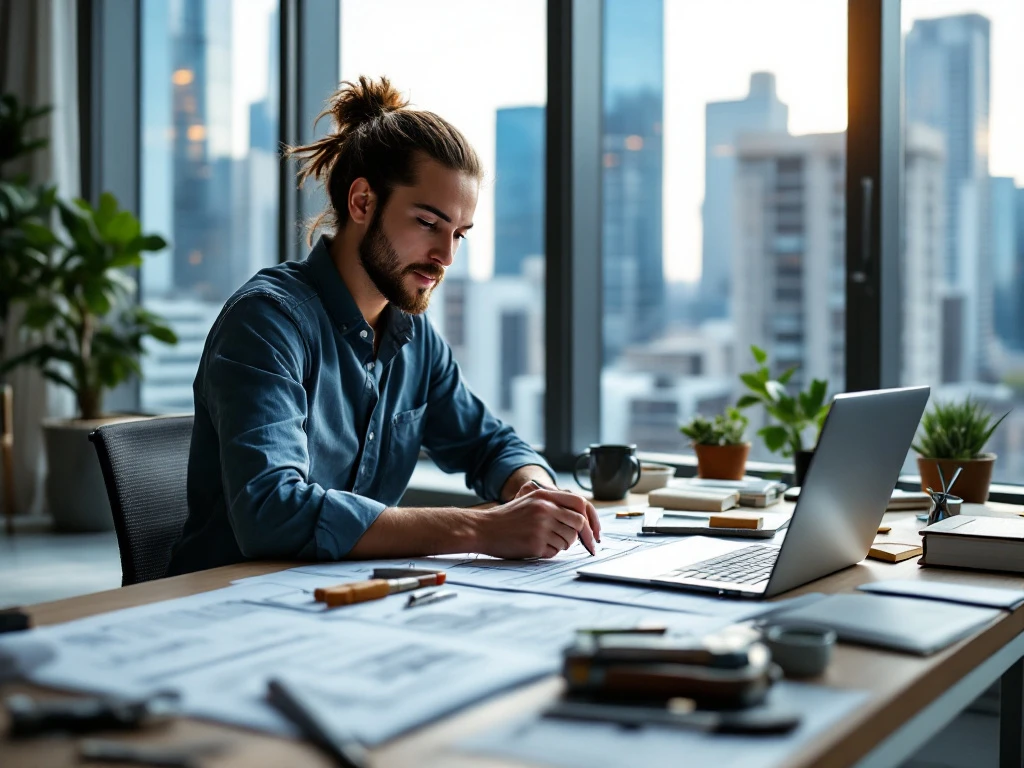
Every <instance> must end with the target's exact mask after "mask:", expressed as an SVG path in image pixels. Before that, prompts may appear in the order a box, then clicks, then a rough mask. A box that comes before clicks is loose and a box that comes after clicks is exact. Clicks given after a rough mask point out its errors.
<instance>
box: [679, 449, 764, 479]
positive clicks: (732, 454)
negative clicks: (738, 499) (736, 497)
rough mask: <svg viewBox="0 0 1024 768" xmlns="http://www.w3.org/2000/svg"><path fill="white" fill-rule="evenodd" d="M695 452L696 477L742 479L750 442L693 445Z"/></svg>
mask: <svg viewBox="0 0 1024 768" xmlns="http://www.w3.org/2000/svg"><path fill="white" fill-rule="evenodd" d="M693 450H694V451H696V453H697V477H703V478H707V479H708V480H742V479H743V474H744V473H745V472H746V469H747V455H748V454H749V453H750V443H741V444H740V445H697V444H696V443H695V444H694V445H693Z"/></svg>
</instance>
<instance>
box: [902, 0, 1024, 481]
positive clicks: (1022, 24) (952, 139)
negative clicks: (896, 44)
mask: <svg viewBox="0 0 1024 768" xmlns="http://www.w3.org/2000/svg"><path fill="white" fill-rule="evenodd" d="M902 30H903V71H904V87H903V98H904V118H905V122H904V171H905V173H904V179H905V190H906V199H905V233H904V234H905V243H904V250H905V257H904V264H905V270H904V281H905V285H906V288H905V290H906V291H907V292H908V295H910V296H913V297H914V298H913V300H912V301H910V302H908V303H907V305H906V307H905V308H904V315H903V339H902V344H901V351H902V354H903V369H902V370H903V373H904V383H906V384H929V385H931V386H932V402H933V403H935V402H939V401H950V400H960V399H963V398H965V397H967V396H968V395H970V396H973V397H974V398H976V399H977V400H978V401H980V402H981V403H983V404H984V405H985V406H986V407H988V408H990V409H991V410H992V411H993V412H994V413H995V414H996V415H997V416H1001V415H1002V414H1003V413H1006V412H1007V411H1009V412H1010V415H1009V416H1008V417H1007V419H1006V421H1005V422H1004V423H1003V425H1002V426H1001V427H1000V428H999V430H998V431H997V432H996V434H995V435H994V437H993V439H992V440H991V442H990V443H989V447H988V450H990V451H994V452H995V453H997V454H998V455H999V460H998V461H997V462H996V465H995V477H994V479H995V481H996V482H1006V483H1021V482H1024V145H1022V143H1021V140H1020V137H1021V136H1022V135H1024V103H1022V101H1021V98H1020V73H1021V72H1022V71H1024V51H1022V49H1021V46H1020V39H1021V35H1022V34H1024V4H1021V3H1015V2H1004V0H974V1H973V2H967V1H961V2H956V1H951V0H903V3H902ZM905 469H906V471H908V472H912V473H916V472H917V467H916V464H915V462H914V461H913V457H912V456H911V457H908V461H907V465H906V467H905Z"/></svg>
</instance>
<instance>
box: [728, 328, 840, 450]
mask: <svg viewBox="0 0 1024 768" xmlns="http://www.w3.org/2000/svg"><path fill="white" fill-rule="evenodd" d="M750 351H751V353H752V354H753V356H754V361H755V362H756V363H757V368H756V369H755V370H753V371H750V372H748V373H741V374H740V380H741V381H742V382H743V384H744V386H745V387H746V388H747V390H748V394H746V395H743V397H741V398H740V399H739V402H738V403H737V404H736V406H737V408H741V409H742V408H749V407H751V406H753V405H763V406H764V408H765V411H766V412H767V413H768V415H769V416H770V417H771V418H772V419H774V420H775V421H776V422H777V423H775V424H768V425H767V426H765V427H762V428H761V429H759V430H758V431H757V434H758V435H760V436H761V437H762V438H763V439H764V443H765V445H766V446H767V447H768V450H769V451H771V452H772V453H777V452H780V451H781V453H782V455H783V456H785V457H791V456H794V455H795V454H796V453H797V452H799V451H803V450H804V442H803V436H804V432H806V431H807V429H808V428H810V427H814V428H815V430H816V433H815V442H817V433H819V432H820V431H821V426H822V424H824V423H825V417H826V416H827V415H828V409H829V404H828V403H826V402H825V396H826V394H827V393H828V382H827V381H825V380H823V379H814V380H813V381H811V383H810V386H809V387H808V388H807V391H806V392H798V393H796V395H791V394H789V392H788V391H787V389H786V385H787V384H788V383H789V381H790V379H792V378H793V374H794V373H796V371H797V367H796V366H794V367H793V368H790V369H789V370H787V371H786V372H785V373H783V374H782V375H781V376H779V377H778V378H777V379H773V378H772V375H771V368H770V367H769V363H768V354H767V353H766V352H765V351H764V350H763V349H761V348H760V347H756V346H751V347H750Z"/></svg>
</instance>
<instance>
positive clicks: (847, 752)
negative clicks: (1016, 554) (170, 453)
mask: <svg viewBox="0 0 1024 768" xmlns="http://www.w3.org/2000/svg"><path fill="white" fill-rule="evenodd" d="M633 501H636V502H638V503H643V500H642V499H634V500H633ZM990 506H991V507H992V508H993V509H995V511H994V512H993V514H1015V512H1016V511H1018V510H1019V511H1024V508H1021V507H1011V506H1009V505H995V504H993V505H990ZM886 524H888V525H891V526H892V532H891V533H889V534H887V535H880V536H879V537H878V540H879V541H884V540H890V541H913V540H915V539H913V538H911V537H915V536H916V535H917V534H916V529H917V528H919V527H920V524H919V523H918V522H917V521H916V519H915V518H914V514H913V513H894V514H889V515H886ZM291 565H292V564H290V563H253V564H246V565H234V566H229V567H226V568H218V569H215V570H212V571H205V572H202V573H195V574H189V575H186V576H178V577H175V578H171V579H162V580H160V581H154V582H149V583H146V584H139V585H135V586H131V587H124V588H122V589H116V590H111V591H109V592H100V593H97V594H94V595H88V596H85V597H79V598H73V599H70V600H60V601H57V602H53V603H43V604H40V605H36V606H32V607H31V609H30V610H31V613H32V617H33V620H34V621H35V623H36V624H37V625H40V626H42V625H46V624H54V623H58V622H64V621H70V620H72V619H78V618H82V617H84V616H91V615H93V614H97V613H102V612H105V611H113V610H117V609H120V608H128V607H131V606H136V605H144V604H147V603H152V602H155V601H158V600H167V599H170V598H175V597H182V596H185V595H192V594H196V593H199V592H204V591H207V590H211V589H217V588H219V587H224V586H227V585H229V584H230V583H231V581H232V580H233V579H238V578H241V577H245V576H253V575H257V574H262V573H269V572H272V571H276V570H280V569H282V568H287V567H290V566H291ZM892 578H909V579H922V580H928V581H948V582H958V583H965V584H978V585H985V586H1003V587H1013V588H1017V589H1019V588H1021V587H1022V586H1024V579H1022V578H1020V577H1015V576H1011V575H999V574H982V573H969V572H962V571H952V570H942V569H937V568H934V569H927V568H919V567H918V565H917V561H916V559H914V560H908V561H905V562H903V563H899V564H895V565H890V564H888V563H881V562H876V561H872V560H866V561H864V562H862V563H860V564H858V565H855V566H853V567H852V568H848V569H846V570H844V571H841V572H840V573H837V574H833V575H832V576H829V577H826V578H824V579H820V580H818V581H816V582H813V583H811V584H808V585H806V586H804V587H802V588H800V589H798V590H794V591H793V592H790V593H787V595H786V596H787V597H788V596H792V595H796V594H801V593H804V592H814V591H819V592H846V591H850V590H851V589H853V588H854V587H856V586H857V585H859V584H863V583H866V582H870V581H877V580H884V579H892ZM1022 630H1024V608H1019V609H1018V610H1016V611H1015V612H1013V613H1012V614H1009V613H1007V614H1005V615H1003V616H1001V617H1000V618H999V619H997V620H996V621H994V622H993V623H992V624H991V625H990V626H988V627H986V628H985V629H984V630H982V631H980V632H978V633H977V634H976V635H974V636H973V637H970V638H968V639H966V640H964V641H962V642H960V643H957V644H956V645H954V646H952V647H950V648H948V649H946V650H945V651H943V652H941V653H938V654H935V655H934V656H931V657H928V658H923V659H922V658H917V657H913V656H907V655H902V654H897V653H889V652H885V651H878V650H870V649H867V648H858V647H855V646H847V645H841V646H840V647H838V648H837V652H836V655H835V658H834V660H833V662H832V664H831V666H830V667H829V669H828V671H827V672H826V674H825V675H824V676H823V677H822V678H821V682H823V683H825V684H827V685H831V686H835V687H838V688H855V689H862V690H867V691H870V692H871V698H870V699H869V700H868V701H867V702H866V703H865V704H864V705H862V706H861V707H860V708H859V709H857V710H856V711H854V712H853V713H852V714H851V715H850V716H849V717H848V718H846V719H845V720H844V721H842V722H840V723H837V724H836V725H835V726H833V727H832V728H831V729H830V730H829V731H828V732H827V733H825V734H822V735H821V736H820V737H819V738H818V739H817V740H816V741H814V742H813V743H810V744H808V745H807V746H806V747H805V748H804V749H803V750H801V751H800V752H799V753H798V754H794V755H792V756H790V758H789V759H787V761H786V765H787V766H788V767H789V766H791V767H794V768H796V767H800V766H806V767H807V768H810V767H811V766H815V767H816V768H820V767H827V766H851V765H858V766H892V765H898V764H899V763H901V762H902V761H903V760H904V759H905V758H907V757H909V756H910V755H912V754H913V753H914V752H915V751H916V750H917V749H918V748H919V747H920V746H921V745H922V744H924V743H925V742H926V741H928V739H930V738H931V737H932V736H933V735H934V734H935V733H937V732H938V731H939V730H940V729H941V728H942V727H943V726H944V725H945V724H946V723H947V722H948V721H949V720H951V719H952V718H953V717H954V716H955V715H956V714H957V713H958V712H959V711H961V710H962V709H963V708H964V707H965V706H966V705H967V704H969V703H970V702H971V701H972V700H973V699H974V698H975V697H977V696H978V695H979V694H980V693H981V692H982V691H984V690H985V689H986V688H987V687H988V686H989V685H991V684H992V682H994V681H995V680H998V679H1000V678H1002V681H1003V683H1002V684H1003V697H1002V702H1001V705H1002V708H1003V718H1002V723H1001V742H1000V743H1001V760H1000V763H1001V765H1003V766H1008V765H1014V766H1018V767H1019V766H1020V765H1021V708H1022V704H1024V662H1022V661H1021V659H1022V657H1024V634H1022ZM15 690H32V691H34V692H36V693H38V692H39V690H40V689H38V688H33V687H31V686H12V685H8V686H6V687H4V688H2V689H0V693H3V694H7V693H11V692H14V691H15ZM559 690H560V682H559V680H558V679H557V678H556V677H552V678H549V679H547V680H543V681H541V682H538V683H536V684H534V685H531V686H528V687H525V688H522V689H520V690H517V691H515V692H513V693H511V694H508V695H504V696H500V697H497V698H495V699H493V700H490V701H488V702H485V703H484V704H481V705H479V706H476V707H473V708H471V709H469V710H467V711H464V712H462V713H460V714H458V715H455V716H453V717H450V718H447V719H446V720H444V721H442V722H440V723H438V724H436V725H432V726H428V727H426V728H423V729H421V730H419V731H416V732H414V733H412V734H410V735H408V736H405V737H403V738H400V739H397V740H395V741H393V742H391V743H389V744H387V745H386V746H383V747H381V748H379V749H377V750H375V751H374V758H375V759H374V766H375V768H390V767H392V766H394V767H395V768H398V767H399V766H403V767H406V766H420V765H424V764H426V763H429V764H430V765H432V766H470V765H473V766H481V765H484V766H507V765H512V763H509V762H507V761H501V760H497V759H491V760H485V759H484V758H482V757H481V756H480V755H472V756H468V755H459V754H456V753H454V752H453V751H452V750H450V748H449V745H451V744H452V743H454V742H456V741H458V740H460V739H462V738H464V737H465V736H467V735H469V734H471V733H474V732H477V731H480V730H483V729H485V728H487V727H490V726H494V725H498V724H501V723H503V722H507V721H508V720H509V719H510V718H514V717H516V716H517V715H518V714H519V713H522V712H526V711H529V710H531V709H536V708H538V707H539V706H541V705H542V704H543V703H544V702H546V701H548V700H550V699H552V698H553V697H554V696H556V695H557V694H558V692H559ZM53 695H66V694H58V693H54V694H53ZM4 717H5V716H4V713H2V712H0V732H3V730H5V728H6V723H5V722H3V720H4ZM116 738H121V739H126V740H128V739H138V740H142V741H145V742H146V743H149V744H171V743H186V742H195V741H203V740H208V739H217V740H223V741H226V742H228V743H229V750H228V751H227V752H226V753H225V754H223V755H221V756H220V757H218V758H211V759H208V760H207V761H206V762H204V765H210V766H224V767H225V768H226V767H227V766H239V767H241V766H275V767H276V766H283V765H288V766H299V765H303V766H305V765H309V766H327V765H330V763H329V762H328V761H327V760H326V758H324V757H323V756H321V755H320V754H319V753H318V752H317V751H316V750H314V749H312V748H311V747H308V746H306V745H304V744H301V743H298V742H293V741H288V740H285V739H279V738H274V737H270V736H267V735H264V734H260V733H253V732H250V731H244V730H241V729H238V728H231V727H227V726H221V725H217V724H212V723H206V722H200V721H194V720H181V721H179V722H176V723H174V724H172V725H170V726H169V727H167V728H166V729H155V730H152V731H150V732H146V733H144V734H140V735H137V736H122V735H118V736H116ZM74 746H75V742H74V741H72V740H69V739H39V740H33V741H27V742H24V743H12V742H9V741H0V765H3V766H8V765H10V766H71V765H77V763H76V759H75V757H74Z"/></svg>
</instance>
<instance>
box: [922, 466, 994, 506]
mask: <svg viewBox="0 0 1024 768" xmlns="http://www.w3.org/2000/svg"><path fill="white" fill-rule="evenodd" d="M995 463H996V455H995V454H994V453H983V454H981V456H979V457H978V458H976V459H926V458H923V457H921V456H918V457H917V469H918V471H919V472H920V473H921V490H922V491H924V490H925V489H926V488H928V487H929V486H931V488H932V489H933V490H936V491H941V490H942V480H940V479H939V471H938V470H937V469H936V468H935V465H936V464H938V465H939V466H941V467H942V474H943V476H944V477H945V478H946V482H947V483H948V482H949V481H950V480H952V479H953V473H954V472H956V470H957V467H963V468H964V471H963V472H961V473H960V477H959V478H958V479H957V481H956V485H954V486H953V495H954V496H959V497H960V498H961V499H963V500H964V501H965V502H968V503H970V504H984V503H985V502H986V501H988V488H989V486H990V485H991V484H992V469H993V467H994V466H995Z"/></svg>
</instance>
